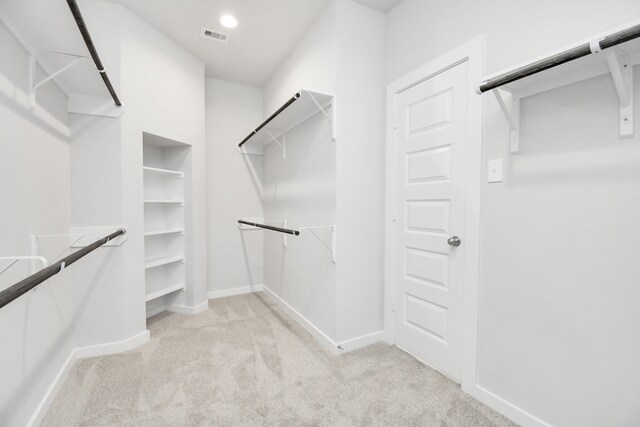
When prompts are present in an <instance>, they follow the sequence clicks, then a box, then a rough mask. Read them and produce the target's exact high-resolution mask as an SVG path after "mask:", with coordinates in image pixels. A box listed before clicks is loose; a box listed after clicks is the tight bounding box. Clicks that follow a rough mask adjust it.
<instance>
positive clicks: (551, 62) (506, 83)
mask: <svg viewBox="0 0 640 427" xmlns="http://www.w3.org/2000/svg"><path fill="white" fill-rule="evenodd" d="M638 64H640V21H635V22H633V23H631V24H627V25H625V26H622V27H619V28H616V29H613V30H610V31H607V32H604V33H601V34H597V35H594V36H592V37H589V38H588V39H585V40H583V41H581V42H579V43H575V44H572V45H570V46H568V47H565V48H563V49H559V50H556V51H554V52H551V53H549V54H547V55H544V56H542V57H539V58H535V59H533V60H531V61H528V62H526V63H524V64H520V65H517V66H514V67H511V68H508V69H506V70H503V71H501V72H498V73H495V74H492V75H489V76H487V77H485V78H484V79H483V80H482V82H480V84H479V85H478V87H477V88H476V92H477V93H478V94H483V93H486V92H493V94H494V95H495V96H496V98H497V100H498V103H499V105H500V108H501V109H502V111H503V112H504V114H505V117H506V119H507V121H508V122H509V126H510V127H511V151H512V152H518V149H519V100H520V99H521V98H524V97H527V96H531V95H535V94H538V93H542V92H546V91H548V90H552V89H556V88H559V87H562V86H566V85H569V84H572V83H576V82H579V81H583V80H587V79H590V78H593V77H597V76H601V75H605V74H611V76H612V79H613V82H614V84H615V87H616V91H617V94H618V98H619V100H620V136H621V137H626V136H631V135H633V66H634V65H638ZM500 90H505V91H507V92H509V93H511V95H512V99H511V103H510V104H511V105H510V107H509V106H508V103H507V102H505V100H504V99H503V97H502V94H501V93H500Z"/></svg>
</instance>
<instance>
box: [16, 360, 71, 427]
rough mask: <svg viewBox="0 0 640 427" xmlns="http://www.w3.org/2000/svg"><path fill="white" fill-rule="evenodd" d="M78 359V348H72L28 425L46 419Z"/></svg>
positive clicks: (30, 426) (28, 426)
mask: <svg viewBox="0 0 640 427" xmlns="http://www.w3.org/2000/svg"><path fill="white" fill-rule="evenodd" d="M76 360H77V357H76V350H72V351H71V354H69V357H67V360H66V361H65V362H64V364H63V365H62V368H60V371H58V374H57V375H56V377H55V378H54V379H53V382H52V383H51V385H50V386H49V388H48V389H47V391H46V392H45V394H44V396H43V397H42V399H41V400H40V403H39V404H38V406H37V407H36V410H35V411H34V412H33V415H32V416H31V419H30V420H29V422H28V423H27V427H36V426H39V425H40V424H42V421H44V417H46V416H47V413H48V412H49V408H50V407H51V404H52V403H53V400H54V399H55V397H56V395H57V394H58V391H59V390H60V387H62V384H64V382H65V381H66V379H67V377H68V376H69V372H71V368H73V364H74V363H75V361H76Z"/></svg>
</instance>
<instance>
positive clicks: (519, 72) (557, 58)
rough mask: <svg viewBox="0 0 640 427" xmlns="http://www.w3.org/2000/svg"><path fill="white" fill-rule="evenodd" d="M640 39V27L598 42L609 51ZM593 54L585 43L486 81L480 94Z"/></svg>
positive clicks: (481, 86)
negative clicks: (611, 48)
mask: <svg viewBox="0 0 640 427" xmlns="http://www.w3.org/2000/svg"><path fill="white" fill-rule="evenodd" d="M639 37H640V25H635V26H633V27H630V28H627V29H624V30H622V31H618V32H617V33H613V34H609V35H608V36H605V37H603V38H602V39H600V40H599V41H598V44H599V45H600V49H601V50H604V49H608V48H610V47H613V46H617V45H619V44H622V43H625V42H628V41H630V40H633V39H636V38H639ZM592 53H593V51H592V50H591V44H590V43H584V44H582V45H580V46H576V47H574V48H571V49H569V50H566V51H564V52H561V53H558V54H556V55H553V56H550V57H548V58H545V59H541V60H540V61H536V62H534V63H532V64H529V65H525V66H523V67H520V68H518V69H516V70H513V71H510V72H508V73H504V74H502V75H499V76H496V77H494V78H492V79H490V80H487V81H484V82H482V83H481V84H480V86H478V90H477V92H478V94H482V93H484V92H488V91H490V90H493V89H497V88H499V87H500V86H504V85H506V84H509V83H512V82H515V81H517V80H520V79H523V78H525V77H529V76H532V75H534V74H537V73H540V72H542V71H545V70H548V69H550V68H554V67H557V66H558V65H562V64H565V63H567V62H570V61H573V60H576V59H579V58H583V57H585V56H589V55H591V54H592Z"/></svg>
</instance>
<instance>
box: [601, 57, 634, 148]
mask: <svg viewBox="0 0 640 427" xmlns="http://www.w3.org/2000/svg"><path fill="white" fill-rule="evenodd" d="M605 52H606V53H605V55H606V57H607V63H608V64H609V70H610V71H611V77H612V78H613V83H614V84H615V86H616V92H618V99H619V100H620V137H621V138H628V137H632V136H633V66H631V64H630V63H629V61H628V58H627V57H626V56H622V55H618V53H617V52H616V50H615V49H611V50H606V51H605Z"/></svg>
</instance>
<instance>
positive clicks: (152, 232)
mask: <svg viewBox="0 0 640 427" xmlns="http://www.w3.org/2000/svg"><path fill="white" fill-rule="evenodd" d="M183 233H184V228H167V229H166V230H149V231H145V232H144V235H145V236H162V235H165V234H183Z"/></svg>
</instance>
